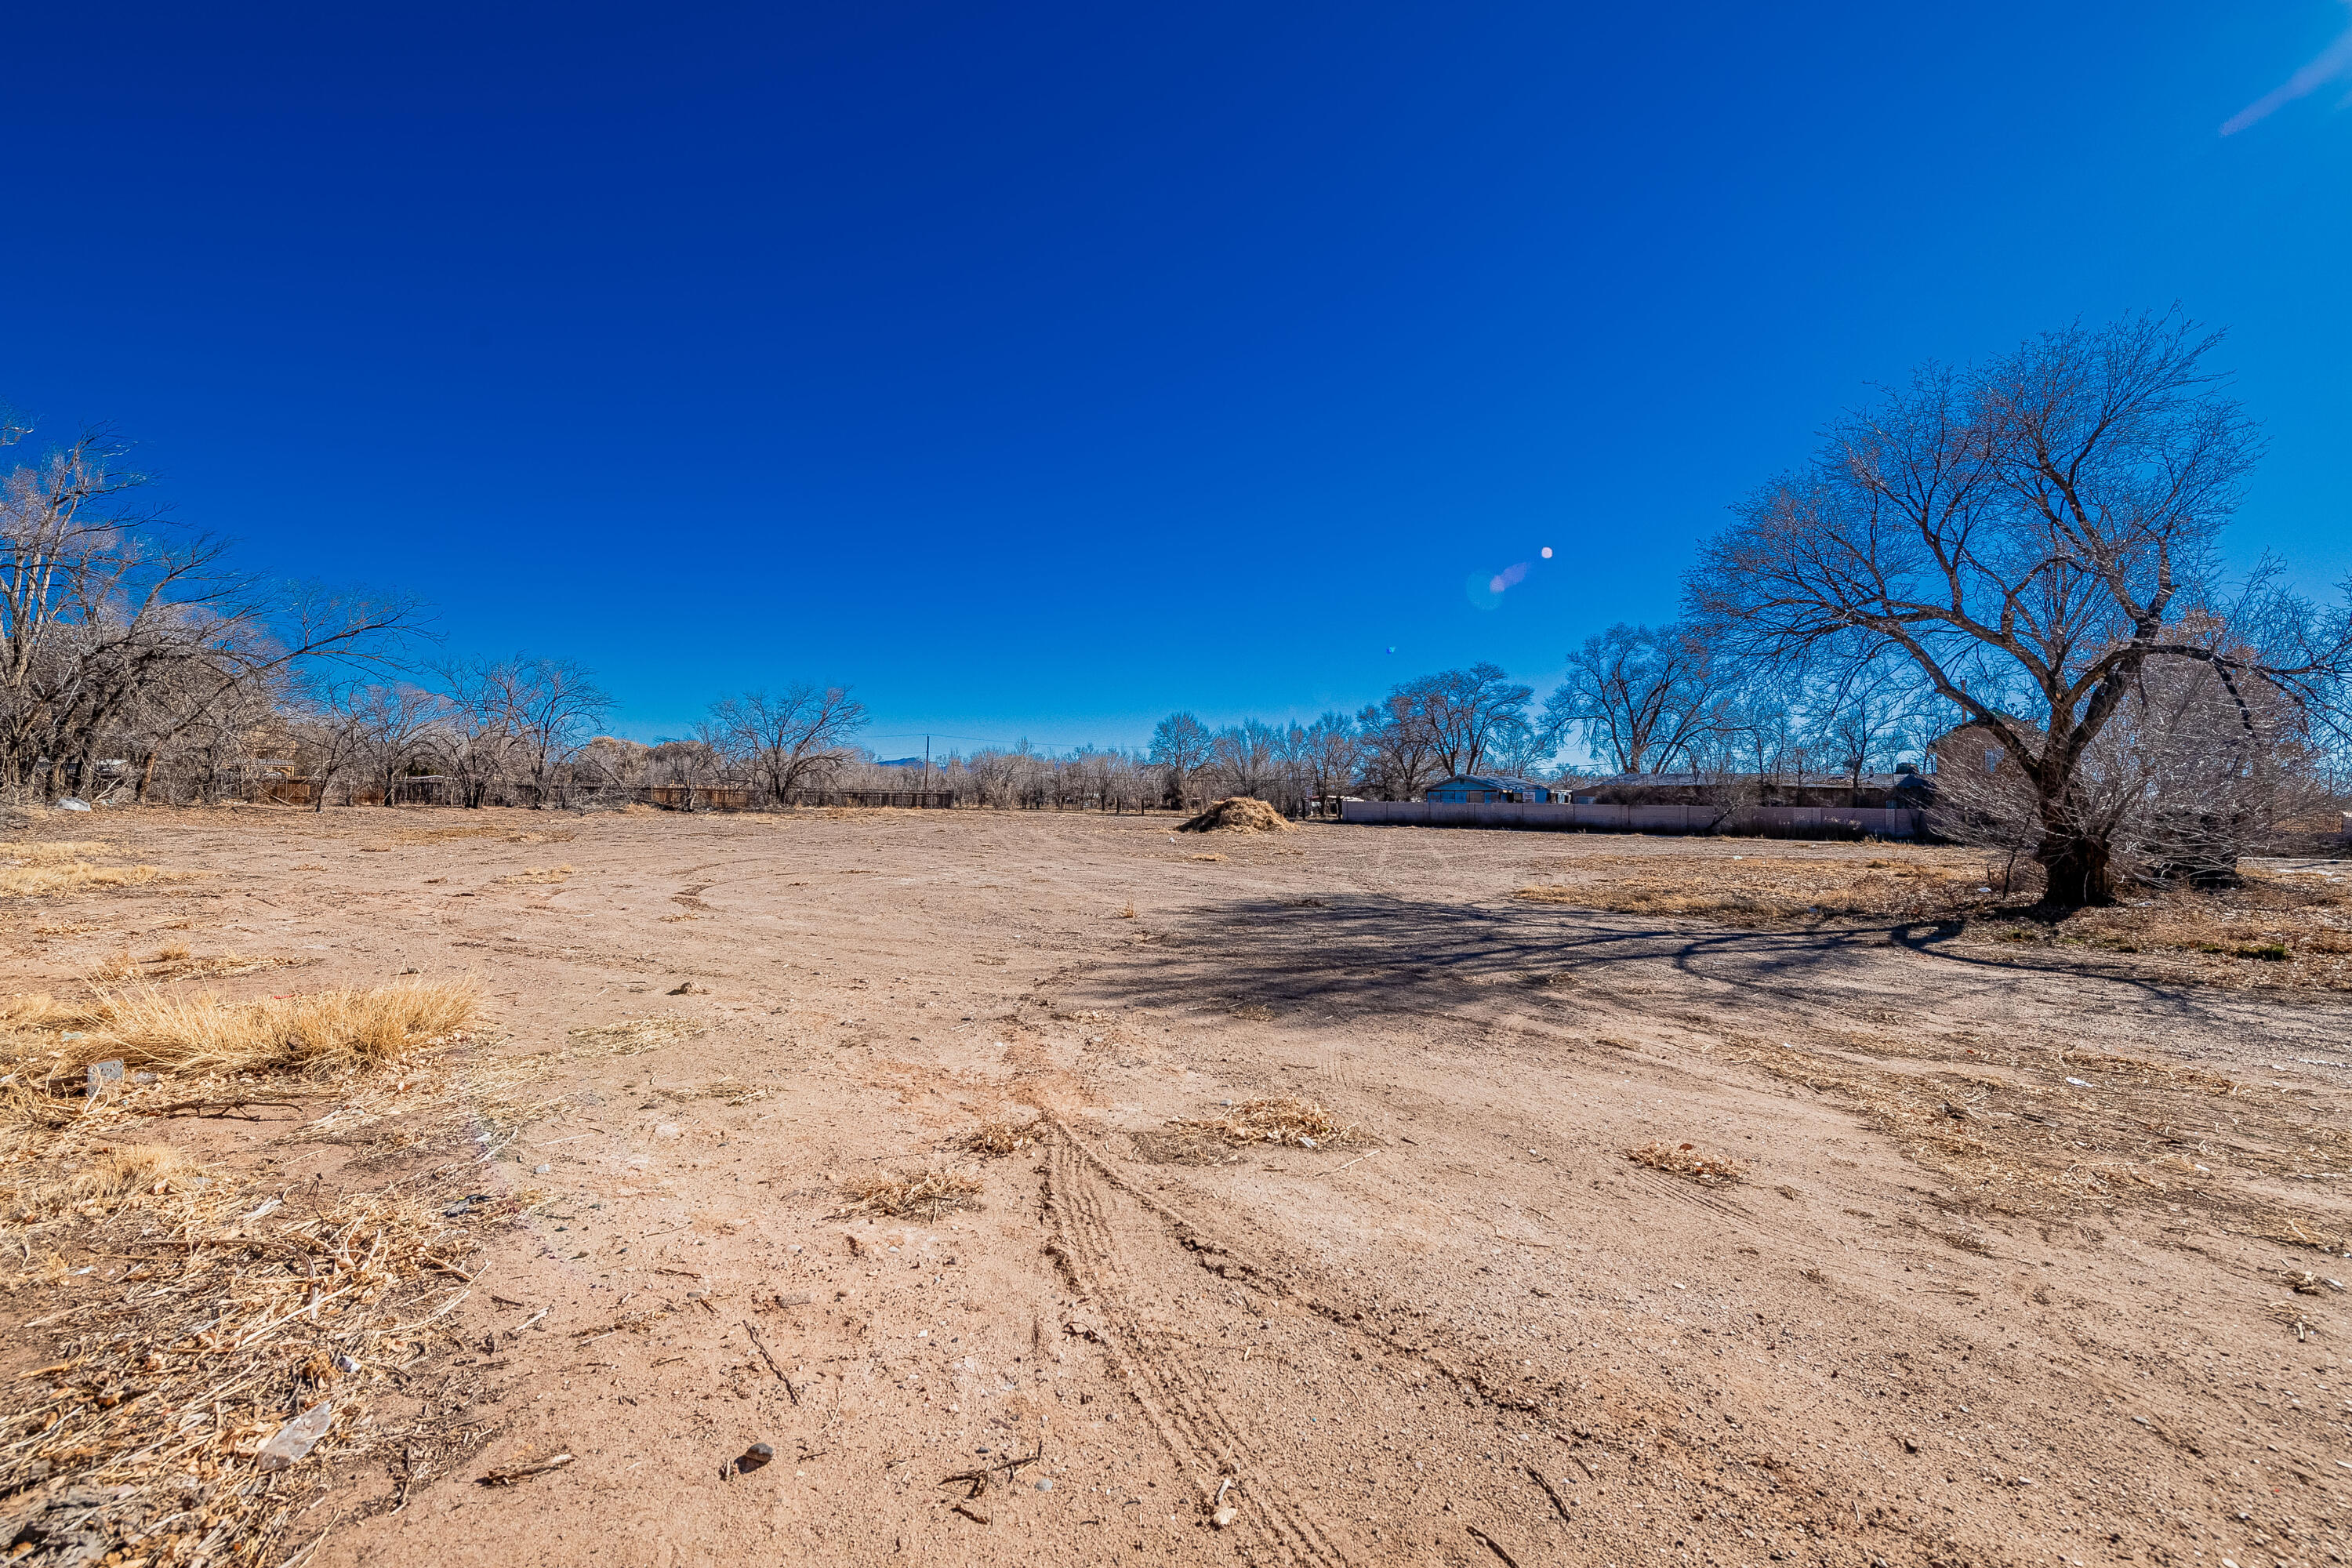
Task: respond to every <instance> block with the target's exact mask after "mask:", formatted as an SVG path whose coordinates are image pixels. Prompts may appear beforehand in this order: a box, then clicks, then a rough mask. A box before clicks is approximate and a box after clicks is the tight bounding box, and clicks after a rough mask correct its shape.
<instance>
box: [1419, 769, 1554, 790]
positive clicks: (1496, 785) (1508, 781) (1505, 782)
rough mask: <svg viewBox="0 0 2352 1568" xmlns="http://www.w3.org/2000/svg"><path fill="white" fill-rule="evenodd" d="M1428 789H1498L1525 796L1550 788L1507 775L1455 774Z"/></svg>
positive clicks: (1549, 786)
mask: <svg viewBox="0 0 2352 1568" xmlns="http://www.w3.org/2000/svg"><path fill="white" fill-rule="evenodd" d="M1429 787H1430V788H1432V789H1498V790H1501V791H1503V792H1504V793H1505V794H1507V795H1526V794H1528V792H1530V791H1533V790H1548V789H1549V788H1551V787H1552V786H1551V785H1549V784H1530V783H1529V782H1528V781H1527V780H1526V779H1515V778H1513V777H1511V776H1510V775H1509V774H1507V773H1456V774H1454V776H1453V777H1452V778H1450V779H1443V780H1440V781H1439V782H1438V783H1436V784H1432V785H1430V786H1429Z"/></svg>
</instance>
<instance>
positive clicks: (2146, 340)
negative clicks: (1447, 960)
mask: <svg viewBox="0 0 2352 1568" xmlns="http://www.w3.org/2000/svg"><path fill="white" fill-rule="evenodd" d="M2219 341H2220V340H2219V336H2218V334H2214V333H2210V332H2206V331H2201V330H2200V329H2199V328H2197V327H2195V326H2194V325H2193V324H2191V323H2189V321H2185V320H2183V319H2181V318H2179V316H2178V315H2176V314H2166V315H2161V316H2145V315H2144V316H2137V317H2131V318H2126V319H2124V320H2120V321H2114V322H2110V323H2106V324H2104V325H2099V326H2084V325H2081V324H2076V325H2073V326H2069V327H2066V328H2063V329H2062V330H2060V331H2053V332H2048V333H2043V334H2042V335H2040V336H2038V337H2035V338H2032V339H2031V340H2029V341H2027V342H2024V343H2022V344H2021V345H2020V346H2019V347H2018V348H2016V349H2015V350H2013V351H2011V353H2006V354H2001V355H1998V356H1995V357H1994V358H1992V359H1990V360H1988V361H1986V362H1984V363H1980V364H1976V365H1969V366H1948V365H1939V364H1929V365H1926V366H1923V367H1921V368H1920V369H1918V370H1917V371H1916V372H1914V373H1913V374H1912V375H1911V376H1910V377H1909V379H1908V380H1907V381H1906V382H1905V383H1904V384H1900V385H1896V386H1892V387H1889V388H1886V389H1884V390H1882V391H1881V392H1879V393H1878V394H1877V395H1875V396H1874V397H1873V398H1872V399H1871V400H1870V401H1869V402H1867V403H1866V404H1864V405H1862V406H1860V407H1858V408H1855V409H1853V410H1852V411H1849V412H1848V413H1846V414H1844V415H1842V416H1838V417H1837V418H1836V419H1834V420H1832V422H1831V423H1830V425H1829V426H1827V427H1826V428H1825V429H1824V430H1823V431H1822V436H1821V439H1820V441H1819V444H1818V446H1817V447H1816V448H1815V450H1814V451H1813V452H1812V453H1811V454H1810V455H1809V456H1808V457H1806V458H1804V459H1803V460H1802V461H1801V462H1799V463H1798V464H1796V465H1795V466H1793V467H1791V468H1790V469H1788V470H1787V471H1786V472H1784V473H1782V474H1780V475H1779V476H1777V477H1776V478H1774V479H1770V480H1769V481H1768V482H1767V483H1765V484H1763V485H1762V486H1760V487H1759V488H1758V489H1756V490H1754V491H1753V492H1752V493H1750V494H1749V495H1748V496H1747V497H1745V498H1743V499H1742V500H1740V501H1738V503H1737V504H1736V505H1735V506H1734V508H1733V509H1732V510H1733V518H1732V521H1731V522H1730V524H1729V525H1728V526H1727V527H1726V528H1724V529H1723V530H1721V531H1719V532H1717V534H1716V535H1715V536H1713V537H1712V538H1710V539H1709V540H1707V541H1706V542H1705V543H1704V544H1703V545H1702V547H1701V549H1700V551H1699V552H1698V557H1697V560H1696V563H1695V564H1694V565H1693V566H1692V567H1691V568H1690V570H1689V571H1688V572H1687V573H1686V574H1685V577H1684V580H1683V584H1682V600H1683V608H1682V615H1681V617H1680V618H1679V619H1678V620H1677V621H1675V623H1674V624H1672V625H1668V626H1633V625H1618V626H1611V627H1609V628H1607V629H1606V630H1604V631H1601V632H1599V633H1596V634H1594V635H1592V636H1591V637H1587V638H1585V639H1584V640H1583V641H1582V642H1581V643H1580V645H1578V646H1577V647H1575V648H1573V649H1571V650H1570V652H1569V656H1568V661H1567V672H1566V679H1564V680H1562V681H1561V682H1560V684H1559V686H1558V687H1557V688H1556V689H1554V690H1552V691H1551V692H1550V693H1549V695H1548V696H1547V697H1546V698H1545V699H1544V700H1543V701H1542V702H1540V703H1538V702H1537V700H1536V698H1535V692H1534V690H1533V689H1532V688H1531V687H1530V686H1528V685H1527V684H1525V683H1522V682H1518V681H1515V680H1513V679H1511V678H1510V677H1509V676H1508V675H1507V673H1506V672H1505V671H1504V670H1502V669H1501V668H1497V667H1496V666H1495V665H1492V664H1486V663H1481V664H1475V665H1473V666H1471V667H1469V668H1464V669H1454V670H1445V671H1441V672H1438V673H1436V674H1433V675H1428V676H1424V677H1421V678H1417V679H1412V680H1407V681H1404V682H1402V683H1400V684H1398V685H1397V686H1396V687H1395V688H1393V689H1391V691H1390V692H1389V693H1388V695H1387V696H1385V697H1383V698H1382V699H1381V700H1378V701H1376V702H1372V703H1370V704H1368V705H1366V706H1365V707H1364V708H1362V709H1361V710H1359V711H1357V712H1355V713H1352V714H1349V713H1344V712H1328V713H1325V714H1323V715H1321V716H1320V717H1318V718H1317V719H1315V720H1314V721H1311V722H1301V721H1281V722H1267V721H1257V720H1249V721H1243V722H1240V723H1235V724H1230V725H1226V726H1224V727H1222V728H1212V727H1210V726H1209V725H1207V724H1204V723H1202V721H1200V720H1199V719H1198V718H1196V717H1195V716H1193V715H1192V714H1190V713H1181V712H1180V713H1174V714H1171V715H1170V716H1169V717H1167V718H1166V719H1164V720H1162V721H1160V724H1159V725H1158V726H1157V728H1156V729H1155V731H1153V734H1152V737H1151V740H1150V744H1149V745H1148V746H1146V747H1144V748H1141V749H1139V750H1137V751H1133V752H1127V751H1121V750H1119V749H1117V748H1092V747H1087V748H1080V749H1078V750H1076V751H1074V752H1067V753H1065V754H1062V755H1058V756H1054V755H1047V754H1045V753H1044V752H1040V751H1038V750H1036V749H1034V748H1031V747H1028V746H1026V745H1025V744H1017V745H1014V746H1011V747H998V748H988V749H984V750H982V751H979V752H972V753H971V754H969V755H963V754H955V755H950V756H948V757H945V758H943V759H940V762H939V763H937V764H936V765H934V766H932V767H929V768H928V769H926V770H921V771H920V772H919V773H918V772H917V771H916V770H910V769H907V768H899V767H888V766H884V765H881V764H879V763H877V762H876V761H875V759H874V757H873V755H872V753H871V752H866V751H864V750H863V749H861V748H860V747H859V746H858V744H857V737H858V736H859V735H860V734H861V733H862V732H863V731H864V729H865V726H866V714H865V710H864V709H863V708H862V706H861V705H860V704H859V703H858V702H857V701H856V699H855V698H854V697H853V696H852V695H851V693H850V691H849V690H848V689H846V688H845V687H841V686H827V685H819V684H814V683H802V684H795V685H792V686H788V687H785V688H783V689H777V690H754V691H748V692H744V693H741V694H740V695H738V696H735V697H730V698H727V699H723V700H719V701H718V702H716V703H713V704H712V705H711V707H710V708H709V711H708V713H707V715H706V717H705V719H704V720H703V721H701V722H700V723H698V724H697V725H696V726H695V727H694V730H693V732H692V733H691V734H689V735H688V736H685V737H682V738H677V739H673V740H668V741H664V742H658V743H655V744H650V745H647V744H642V743H639V742H631V741H625V740H620V739H617V738H614V737H612V736H609V735H604V734H602V733H600V731H601V730H602V728H603V726H604V721H605V719H606V718H607V716H608V715H609V713H610V710H611V708H612V706H613V704H612V700H611V699H610V698H609V697H608V696H607V695H606V694H605V693H604V691H603V690H601V689H599V688H598V687H597V685H596V684H595V681H594V679H593V675H592V674H591V672H589V671H588V670H586V669H585V668H583V667H581V666H580V665H579V664H577V663H575V662H573V661H571V660H567V659H559V658H539V657H530V656H527V655H518V656H516V657H513V658H505V659H495V660H470V661H444V662H434V661H432V660H429V659H426V658H421V657H420V652H421V650H423V649H425V647H427V646H428V641H429V639H427V638H425V636H424V631H425V628H424V626H423V625H422V623H421V620H420V616H419V610H418V606H417V605H416V604H415V602H414V601H412V600H408V599H404V598H401V597H397V596H390V597H387V596H382V595H366V594H360V593H353V592H342V591H336V590H332V589H329V588H325V587H321V586H319V585H316V584H289V583H280V582H273V581H270V580H268V579H265V578H263V577H262V576H260V575H258V574H253V573H251V572H248V571H245V570H243V569H240V568H238V567H237V566H236V564H235V563H233V561H232V560H231V559H230V556H229V552H228V551H227V548H226V545H225V543H224V542H222V541H220V540H218V539H217V538H215V537H214V536H211V535H206V534H203V533H201V532H196V531H189V530H185V529H183V528H180V527H178V526H177V525H176V524H174V523H173V522H172V521H171V520H170V519H169V518H168V517H166V516H165V515H164V514H163V513H162V512H161V511H160V510H157V509H153V508H148V507H143V506H142V504H141V499H142V492H143V489H144V487H145V484H146V480H145V478H144V476H142V475H141V474H139V473H138V472H136V471H135V470H134V469H132V468H130V467H129V465H128V461H127V451H126V448H125V447H124V446H123V445H122V443H121V442H120V441H119V440H117V439H115V438H113V437H111V436H110V434H109V433H107V432H103V431H98V432H91V433H88V434H85V435H83V436H81V437H79V438H78V439H76V440H74V441H72V442H70V443H68V445H66V446H64V447H59V448H58V449H56V450H54V451H51V452H49V453H48V454H47V456H45V457H43V458H41V459H39V460H38V461H34V462H26V463H22V464H19V465H18V466H17V467H16V468H14V469H13V470H11V471H10V472H9V474H8V475H7V476H6V479H5V484H0V794H5V795H7V796H9V797H11V798H16V799H27V798H49V799H54V798H58V797H59V796H63V795H70V794H79V795H85V796H104V797H106V798H109V799H119V800H126V801H152V800H161V801H171V802H191V801H198V802H200V801H208V800H217V799H221V798H225V797H232V796H233V797H236V798H255V797H257V795H258V796H263V797H269V798H277V799H279V800H283V801H289V802H299V803H302V804H309V805H313V806H323V805H326V804H328V803H330V802H331V801H341V802H360V801H380V802H382V803H383V804H386V805H393V804H401V803H404V802H411V801H416V802H433V803H437V804H445V805H460V806H480V805H491V804H512V805H580V804H589V803H594V802H605V803H610V802H614V801H617V800H623V799H630V798H646V797H648V796H655V797H658V798H661V799H663V800H664V802H665V804H671V803H682V804H687V805H692V804H694V803H695V802H696V801H697V799H698V798H699V800H700V801H701V802H703V803H705V804H719V803H722V802H723V803H727V804H761V803H779V802H786V801H791V800H795V799H801V798H806V797H810V796H812V795H824V794H826V793H828V792H831V793H834V794H837V795H845V793H851V792H872V793H903V792H907V791H912V790H921V791H925V792H927V793H929V794H930V795H933V796H935V797H938V798H941V799H945V800H949V801H952V802H954V803H956V804H966V805H993V806H1013V807H1031V808H1045V807H1060V808H1070V807H1073V806H1078V807H1093V808H1097V809H1105V810H1123V809H1128V808H1129V807H1134V808H1139V809H1142V808H1165V807H1176V808H1190V807H1192V806H1196V805H1200V804H1202V802H1204V801H1206V800H1208V799H1210V798H1213V796H1215V795H1255V796H1258V797H1260V798H1263V799H1265V800H1268V801H1271V802H1273V803H1275V804H1276V805H1278V806H1280V807H1281V808H1282V809H1284V810H1286V811H1289V812H1292V813H1294V814H1297V815H1305V814H1307V813H1311V812H1317V811H1328V810H1329V809H1331V808H1332V806H1333V805H1334V804H1335V803H1336V802H1337V801H1338V800H1339V798H1340V797H1342V796H1344V795H1350V794H1356V795H1370V796H1373V797H1377V798H1389V799H1403V798H1412V797H1414V796H1416V795H1419V794H1421V793H1422V792H1423V791H1425V790H1426V789H1427V788H1428V786H1429V785H1430V784H1433V783H1435V782H1437V781H1438V780H1440V779H1443V778H1445V777H1448V776H1450V775H1454V774H1457V773H1503V774H1509V775H1519V776H1539V777H1544V778H1548V779H1559V778H1561V777H1563V776H1565V775H1569V774H1582V773H1587V772H1590V773H1641V774H1650V775H1656V774H1664V773H1682V774H1685V775H1689V776H1690V777H1691V778H1692V779H1696V780H1698V781H1701V782H1705V783H1707V784H1710V785H1711V786H1713V787H1718V788H1720V789H1724V790H1733V789H1738V788H1741V787H1750V788H1752V787H1753V785H1754V781H1757V780H1759V779H1765V778H1770V777H1775V776H1786V775H1790V774H1795V775H1799V776H1805V775H1813V774H1823V773H1842V774H1844V775H1845V776H1847V777H1848V778H1850V779H1853V780H1854V781H1856V782H1859V780H1860V777H1861V775H1862V774H1863V773H1864V772H1866V771H1877V770H1881V769H1883V768H1885V766H1886V765H1887V764H1889V763H1891V762H1893V761H1894V760H1895V758H1896V757H1898V756H1908V757H1910V758H1912V759H1915V760H1916V761H1917V762H1919V763H1923V764H1924V765H1926V766H1927V767H1929V768H1932V769H1933V771H1934V772H1935V773H1936V775H1937V776H1936V785H1937V787H1936V800H1937V805H1936V815H1935V821H1936V826H1937V827H1938V829H1939V830H1941V831H1943V832H1945V833H1947V834H1948V835H1950V836H1952V837H1957V838H1959V839H1962V840H1964V841H1967V842H1971V843H1979V844H1984V845H1987V846H1990V847H2000V848H2005V849H2007V850H2008V851H2010V852H2011V854H2012V855H2015V856H2019V857H2022V858H2029V859H2031V860H2032V861H2033V862H2036V863H2038V864H2039V865H2040V866H2041V867H2042V870H2043V872H2044V874H2045V878H2046V882H2047V887H2048V890H2049V896H2050V897H2051V898H2052V899H2053V900H2057V901H2062V902H2084V901H2101V900H2107V899H2111V898H2113V897H2114V896H2115V895H2116V890H2117V889H2118V888H2119V887H2120V886H2122V885H2123V884H2125V883H2126V882H2129V881H2133V880H2156V881H2162V880H2167V879H2175V878H2181V877H2186V878H2189V879H2210V878H2213V877H2221V876H2226V875H2228V873H2229V868H2231V867H2233V866H2234V865H2235V863H2236V860H2237V858H2239V857H2240V856H2241V855H2242V854H2244V853H2247V852H2248V851H2250V850H2252V849H2255V848H2258V847H2262V846H2264V845H2266V844H2270V843H2274V842H2276V841H2277V839H2278V837H2279V835H2280V833H2281V832H2282V829H2283V827H2284V825H2286V824H2288V823H2290V822H2292V821H2294V820H2296V819H2297V818H2299V817H2302V816H2307V815H2308V814H2309V813H2310V812H2311V811H2312V810H2313V809H2314V808H2315V806H2317V805H2320V804H2322V803H2323V801H2325V800H2326V799H2328V798H2330V797H2331V796H2340V795H2341V793H2342V779H2343V777H2344V768H2343V758H2344V756H2345V752H2346V746H2345V742H2346V721H2345V713H2346V704H2345V701H2344V696H2345V679H2346V677H2347V673H2352V616H2347V609H2346V607H2345V606H2343V605H2336V606H2333V607H2322V606H2320V605H2315V604H2314V603H2311V602H2309V601H2307V600H2305V599H2304V598H2302V597H2299V596H2298V595H2295V594H2294V593H2293V592H2291V591H2290V590H2289V588H2288V587H2287V585H2286V574H2285V573H2284V569H2283V568H2282V567H2281V566H2280V564H2279V563H2276V562H2273V561H2269V560H2264V561H2261V562H2258V563H2255V564H2254V566H2253V567H2252V569H2251V570H2250V571H2246V572H2242V573H2240V574H2237V575H2236V576H2235V577H2232V576H2231V575H2230V574H2228V573H2227V572H2226V571H2225V570H2224V567H2223V563H2222V556H2221V548H2220V541H2221V534H2222V531H2223V530H2224V528H2225V527H2226V526H2227V524H2228V523H2229V521H2231V517H2232V516H2233V515H2234V513H2235V511H2236V510H2237V508H2238V506H2239V504H2240V502H2241V500H2242V495H2243V490H2244V486H2245V483H2246V481H2247V478H2248V476H2249V474H2250V473H2251V472H2252V468H2253V465H2254V462H2255V460H2256V458H2257V457H2258V456H2259V454H2260V449H2261V437H2260V432H2259V430H2258V429H2257V428H2256V426H2254V424H2253V423H2252V420H2251V419H2250V418H2249V417H2248V416H2246V414H2245V413H2244V411H2243V410H2242V408H2241V407H2240V406H2239V405H2238V404H2237V403H2236V402H2235V401H2234V400H2233V399H2232V398H2231V396H2230V395H2229V392H2228V388H2227V384H2226V381H2225V379H2224V378H2223V377H2222V376H2221V374H2218V373H2217V372H2215V371H2214V370H2212V369H2211V368H2210V363H2209V362H2210V357H2211V355H2212V353H2213V351H2214V349H2215V348H2216V346H2217V345H2218V343H2219ZM30 434H31V430H30V427H29V425H28V423H27V422H25V421H22V420H19V419H14V418H0V447H9V446H16V445H17V444H19V443H20V442H22V441H23V440H24V439H25V438H26V437H27V436H29V435H30ZM1564 757H1566V758H1570V759H1572V760H1571V761H1569V762H1565V763H1564V762H1563V760H1562V759H1563V758H1564ZM1742 781H1745V783H1744V784H1743V782H1742Z"/></svg>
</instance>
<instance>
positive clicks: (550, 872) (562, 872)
mask: <svg viewBox="0 0 2352 1568" xmlns="http://www.w3.org/2000/svg"><path fill="white" fill-rule="evenodd" d="M571 876H572V868H571V867H569V866H532V867H529V868H525V869H523V870H520V871H511V872H509V873H508V874H507V875H506V876H503V877H500V878H499V879H498V881H499V883H500V884H501V885H502V886H507V887H512V886H514V885H515V884H517V883H521V882H562V881H565V880H568V879H570V877H571Z"/></svg>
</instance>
